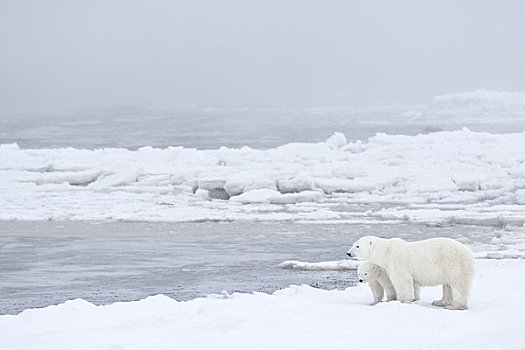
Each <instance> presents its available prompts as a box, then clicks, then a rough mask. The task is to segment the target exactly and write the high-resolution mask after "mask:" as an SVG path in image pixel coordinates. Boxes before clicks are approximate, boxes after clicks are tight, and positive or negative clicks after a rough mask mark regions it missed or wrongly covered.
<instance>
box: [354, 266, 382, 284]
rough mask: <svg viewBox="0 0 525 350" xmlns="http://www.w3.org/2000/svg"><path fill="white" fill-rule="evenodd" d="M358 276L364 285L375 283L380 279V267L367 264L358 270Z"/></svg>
mask: <svg viewBox="0 0 525 350" xmlns="http://www.w3.org/2000/svg"><path fill="white" fill-rule="evenodd" d="M357 276H358V278H359V282H362V283H365V282H370V281H375V280H377V279H378V278H379V266H377V265H376V264H372V263H369V262H365V263H364V264H361V265H359V267H358V268H357Z"/></svg>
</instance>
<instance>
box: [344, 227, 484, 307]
mask: <svg viewBox="0 0 525 350" xmlns="http://www.w3.org/2000/svg"><path fill="white" fill-rule="evenodd" d="M347 254H348V255H349V256H350V257H355V258H357V259H360V260H366V261H368V262H371V263H373V264H376V265H379V266H381V267H383V268H384V269H385V270H386V272H387V274H388V276H389V277H390V279H391V280H392V284H393V285H394V288H395V290H396V294H397V298H398V300H400V301H401V302H403V303H408V302H411V301H413V300H416V298H417V297H418V294H419V286H437V285H440V284H441V285H443V297H442V298H441V299H440V300H436V301H434V302H433V303H432V305H435V306H443V307H445V308H447V309H452V310H465V309H467V308H468V297H469V293H470V287H471V284H472V277H473V274H474V257H473V254H472V251H471V250H470V249H469V248H468V247H467V246H465V245H463V244H461V243H459V242H457V241H455V240H453V239H450V238H431V239H427V240H423V241H418V242H406V241H404V240H402V239H400V238H392V239H384V238H379V237H375V236H365V237H362V238H360V239H358V240H357V241H356V242H355V243H354V244H353V245H352V248H350V250H349V251H348V252H347Z"/></svg>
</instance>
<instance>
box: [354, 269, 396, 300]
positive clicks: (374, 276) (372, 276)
mask: <svg viewBox="0 0 525 350" xmlns="http://www.w3.org/2000/svg"><path fill="white" fill-rule="evenodd" d="M357 276H358V277H359V282H367V283H368V287H370V290H371V291H372V295H373V296H374V302H373V303H372V305H375V304H377V303H379V302H380V301H382V300H383V296H384V294H385V292H386V301H390V300H396V290H395V289H394V286H393V285H392V282H391V281H390V278H388V275H387V273H386V271H385V269H384V268H382V267H381V266H379V265H376V264H371V263H369V262H365V263H364V264H362V265H359V267H358V268H357Z"/></svg>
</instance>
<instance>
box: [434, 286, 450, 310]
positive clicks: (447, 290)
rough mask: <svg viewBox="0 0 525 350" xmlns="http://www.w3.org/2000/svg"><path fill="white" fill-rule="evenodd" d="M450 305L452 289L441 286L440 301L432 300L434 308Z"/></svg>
mask: <svg viewBox="0 0 525 350" xmlns="http://www.w3.org/2000/svg"><path fill="white" fill-rule="evenodd" d="M451 304H452V288H450V286H449V285H448V284H444V285H443V297H442V298H441V299H440V300H434V301H433V302H432V305H434V306H448V305H451Z"/></svg>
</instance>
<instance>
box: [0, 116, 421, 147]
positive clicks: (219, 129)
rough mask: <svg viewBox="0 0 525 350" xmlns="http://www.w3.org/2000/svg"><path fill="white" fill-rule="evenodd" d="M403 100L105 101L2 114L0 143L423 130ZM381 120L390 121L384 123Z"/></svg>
mask: <svg viewBox="0 0 525 350" xmlns="http://www.w3.org/2000/svg"><path fill="white" fill-rule="evenodd" d="M407 108H408V107H405V108H402V107H377V108H356V109H350V110H344V111H337V110H332V111H322V112H317V111H315V110H278V109H276V110H228V111H207V112H196V111H180V112H158V111H143V110H135V109H132V108H111V109H99V110H90V111H79V112H76V113H69V114H56V115H38V114H35V115H29V114H27V115H11V116H0V143H18V145H19V146H20V147H22V148H57V147H75V148H87V149H93V148H101V147H122V148H128V149H136V148H139V147H143V146H153V147H158V148H165V147H168V146H185V147H193V148H198V149H216V148H219V147H221V146H226V147H234V148H239V147H242V146H250V147H252V148H257V149H267V148H271V147H276V146H279V145H283V144H287V143H290V142H320V141H324V140H326V139H327V138H328V137H330V136H331V135H332V134H333V133H334V132H335V131H338V132H343V133H344V134H345V135H346V137H347V138H348V139H349V140H358V139H363V140H364V139H366V138H368V137H369V136H373V135H375V133H376V132H387V133H393V134H400V133H408V134H416V133H418V132H421V130H422V128H423V127H422V126H420V125H419V126H413V125H410V123H408V121H407V122H399V121H397V120H396V118H398V117H399V115H400V114H402V112H403V111H405V110H406V109H407ZM393 118H394V120H392V119H393ZM385 120H389V121H390V122H387V123H384V121H385ZM378 121H379V124H378Z"/></svg>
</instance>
